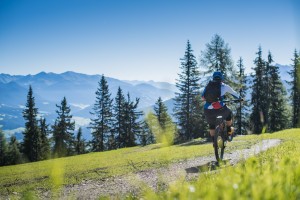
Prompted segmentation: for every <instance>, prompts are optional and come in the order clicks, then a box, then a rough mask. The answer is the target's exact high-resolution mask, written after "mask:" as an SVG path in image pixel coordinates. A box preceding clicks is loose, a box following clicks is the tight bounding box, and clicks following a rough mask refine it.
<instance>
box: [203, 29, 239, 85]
mask: <svg viewBox="0 0 300 200" xmlns="http://www.w3.org/2000/svg"><path fill="white" fill-rule="evenodd" d="M230 53H231V49H230V48H229V46H228V44H227V43H225V41H224V39H223V38H222V37H221V36H220V35H218V34H215V35H214V36H213V38H212V40H211V42H210V43H208V44H206V49H205V50H204V51H202V52H201V59H200V65H201V67H203V69H204V72H203V74H204V75H207V74H208V75H212V74H213V72H215V71H220V72H222V74H223V75H224V79H225V82H226V83H229V84H231V85H232V83H234V81H235V68H234V65H233V61H232V58H231V55H230Z"/></svg>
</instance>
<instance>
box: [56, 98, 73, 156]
mask: <svg viewBox="0 0 300 200" xmlns="http://www.w3.org/2000/svg"><path fill="white" fill-rule="evenodd" d="M56 107H57V110H56V113H57V115H58V116H57V118H56V120H55V123H54V126H53V139H54V150H53V151H54V155H55V156H57V157H63V156H69V155H72V154H73V152H74V133H73V132H74V129H75V122H74V121H72V115H71V108H70V106H68V104H67V99H66V97H64V98H63V100H62V101H61V105H56Z"/></svg>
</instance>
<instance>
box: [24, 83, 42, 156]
mask: <svg viewBox="0 0 300 200" xmlns="http://www.w3.org/2000/svg"><path fill="white" fill-rule="evenodd" d="M37 114H38V109H37V108H36V107H35V100H34V97H33V91H32V88H31V86H29V91H28V94H27V103H26V108H25V109H24V110H23V117H24V119H25V131H24V132H23V135H24V139H23V143H22V150H23V153H24V155H25V156H26V157H27V159H28V160H29V161H38V160H40V159H41V134H40V130H39V127H38V122H37Z"/></svg>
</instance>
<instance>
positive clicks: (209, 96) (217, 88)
mask: <svg viewBox="0 0 300 200" xmlns="http://www.w3.org/2000/svg"><path fill="white" fill-rule="evenodd" d="M220 97H221V82H219V81H209V83H208V84H207V86H206V87H205V93H204V98H205V100H206V102H209V103H212V102H216V101H218V100H219V98H220Z"/></svg>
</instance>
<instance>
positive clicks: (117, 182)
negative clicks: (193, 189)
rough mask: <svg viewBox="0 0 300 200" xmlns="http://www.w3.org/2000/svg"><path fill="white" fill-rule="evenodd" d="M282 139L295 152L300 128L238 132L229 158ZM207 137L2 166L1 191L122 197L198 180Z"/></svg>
mask: <svg viewBox="0 0 300 200" xmlns="http://www.w3.org/2000/svg"><path fill="white" fill-rule="evenodd" d="M270 139H272V140H270ZM273 139H275V140H273ZM279 140H281V141H282V142H281V144H280V145H279V149H277V151H279V152H280V151H284V152H283V154H284V153H290V152H294V151H295V150H297V148H299V147H298V146H295V145H291V144H290V142H293V143H297V141H298V142H299V141H300V129H290V130H285V131H281V132H278V133H274V134H263V135H261V136H257V135H250V136H241V137H236V138H235V139H234V142H232V143H230V144H229V145H228V146H227V149H226V152H225V158H227V159H230V161H229V162H228V163H230V164H236V163H237V162H238V161H239V160H240V159H246V158H248V157H249V156H252V155H254V154H253V153H259V152H260V151H261V150H265V148H268V147H272V146H273V145H278V144H279V143H278V142H279ZM203 142H204V141H201V140H198V141H194V142H192V143H186V144H183V145H174V146H169V147H164V146H161V145H160V144H155V145H149V146H145V147H134V148H125V149H120V150H114V151H108V152H102V153H90V154H86V155H80V156H73V157H67V158H60V159H53V160H47V161H42V162H36V163H28V164H23V165H17V166H7V167H1V168H0V186H1V187H0V195H1V197H3V198H8V197H13V198H15V197H22V196H24V195H27V194H28V192H29V193H30V194H32V195H37V196H39V197H40V198H41V199H48V198H49V199H51V198H52V197H53V196H55V195H56V196H57V195H58V196H60V197H62V196H68V197H80V198H84V199H86V198H91V199H97V198H98V197H99V196H109V195H113V196H114V195H117V197H120V196H119V195H124V194H125V193H127V192H135V194H137V195H139V194H140V193H139V192H141V191H143V190H144V189H147V190H149V189H150V191H151V188H153V189H154V191H157V189H158V190H166V189H167V188H168V187H169V186H168V185H169V184H170V183H171V182H172V181H175V180H176V179H177V178H178V177H181V176H182V175H183V176H184V177H186V178H188V179H190V178H192V179H193V178H195V177H197V176H198V175H199V172H201V171H200V170H199V169H201V166H203V165H208V166H209V164H211V163H212V161H213V160H214V157H213V148H212V145H211V144H210V143H209V144H206V143H205V142H204V143H203ZM255 145H256V146H255ZM251 147H252V148H251ZM287 149H288V150H289V151H287ZM268 152H269V151H268ZM268 152H266V153H268ZM299 152H300V151H299ZM277 154H278V153H277ZM278 155H279V154H278ZM287 156H289V155H287ZM289 157H290V158H291V159H294V158H296V159H297V160H298V162H296V165H295V166H294V167H300V166H299V157H293V156H289ZM108 161H109V162H108ZM293 162H294V161H293ZM208 169H211V168H208ZM197 170H198V171H197ZM299 170H300V168H299ZM206 171H207V170H206ZM183 172H185V173H186V174H188V175H187V176H186V175H184V174H183ZM299 172H300V171H299ZM155 174H156V175H155ZM162 175H165V177H164V176H162ZM270 176H271V175H270ZM175 177H176V178H175ZM170 178H171V179H170ZM172 178H173V179H172ZM129 183H130V184H129ZM299 184H300V183H299ZM142 185H144V186H143V187H142V188H141V186H142ZM299 186H300V185H299ZM141 189H142V190H141Z"/></svg>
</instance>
